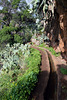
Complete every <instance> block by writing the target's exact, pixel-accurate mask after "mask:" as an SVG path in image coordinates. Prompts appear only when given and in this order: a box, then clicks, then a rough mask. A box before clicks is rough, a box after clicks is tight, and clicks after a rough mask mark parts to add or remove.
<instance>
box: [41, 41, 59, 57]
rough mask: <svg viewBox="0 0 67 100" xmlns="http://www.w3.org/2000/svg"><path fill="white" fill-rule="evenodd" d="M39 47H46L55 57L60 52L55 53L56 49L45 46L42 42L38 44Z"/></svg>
mask: <svg viewBox="0 0 67 100" xmlns="http://www.w3.org/2000/svg"><path fill="white" fill-rule="evenodd" d="M39 47H43V48H46V49H48V50H49V51H50V52H51V53H52V54H53V55H54V56H56V57H58V56H60V52H59V53H56V51H55V50H54V49H53V48H52V47H47V46H46V45H45V44H44V43H43V44H41V45H39Z"/></svg>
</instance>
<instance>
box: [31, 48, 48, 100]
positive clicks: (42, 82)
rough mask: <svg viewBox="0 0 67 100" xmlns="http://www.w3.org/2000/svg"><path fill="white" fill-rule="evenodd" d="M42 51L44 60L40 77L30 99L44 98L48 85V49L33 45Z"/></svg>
mask: <svg viewBox="0 0 67 100" xmlns="http://www.w3.org/2000/svg"><path fill="white" fill-rule="evenodd" d="M32 48H35V49H37V50H39V51H40V53H41V55H42V62H41V67H40V68H41V72H40V74H39V77H38V83H37V85H36V87H35V89H34V91H33V92H32V94H31V97H30V99H29V100H32V98H33V100H44V90H45V89H46V87H47V83H48V80H49V73H50V65H49V60H48V55H47V53H46V51H42V50H41V49H39V48H37V47H32Z"/></svg>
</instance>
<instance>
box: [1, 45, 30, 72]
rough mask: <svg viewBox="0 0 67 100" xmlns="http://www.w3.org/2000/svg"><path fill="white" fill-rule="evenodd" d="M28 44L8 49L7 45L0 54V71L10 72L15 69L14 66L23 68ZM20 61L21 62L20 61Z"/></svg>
mask: <svg viewBox="0 0 67 100" xmlns="http://www.w3.org/2000/svg"><path fill="white" fill-rule="evenodd" d="M29 48H30V46H29V44H25V45H23V44H20V43H17V44H14V45H13V46H11V47H10V45H9V44H7V45H6V47H5V49H4V50H2V51H1V52H0V61H1V63H2V64H3V66H2V67H3V69H2V70H6V71H8V70H12V69H16V68H17V67H16V66H19V67H21V66H24V65H23V62H25V59H26V58H27V57H28V56H29V54H30V51H29ZM21 59H22V60H21Z"/></svg>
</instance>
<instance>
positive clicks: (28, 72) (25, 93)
mask: <svg viewBox="0 0 67 100" xmlns="http://www.w3.org/2000/svg"><path fill="white" fill-rule="evenodd" d="M30 52H31V53H30V56H29V57H28V58H27V59H26V62H27V66H26V69H24V70H23V69H19V70H16V71H15V72H12V71H10V72H9V73H6V72H5V73H4V74H2V75H1V76H0V100H28V98H29V95H30V94H31V91H32V90H33V88H34V87H35V84H36V82H37V81H38V79H37V76H38V74H39V70H40V68H39V66H40V63H41V55H40V53H39V51H38V50H36V49H33V48H31V50H30ZM12 73H14V76H12V75H13V74H12ZM14 78H15V80H14Z"/></svg>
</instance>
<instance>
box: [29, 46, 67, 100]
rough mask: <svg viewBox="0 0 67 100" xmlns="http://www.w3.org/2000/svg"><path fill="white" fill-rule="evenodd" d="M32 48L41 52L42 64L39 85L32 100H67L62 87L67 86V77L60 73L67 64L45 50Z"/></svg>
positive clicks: (33, 93)
mask: <svg viewBox="0 0 67 100" xmlns="http://www.w3.org/2000/svg"><path fill="white" fill-rule="evenodd" d="M32 48H35V49H37V50H39V51H40V53H41V55H42V62H41V63H42V64H41V72H40V74H39V77H38V83H37V84H36V87H35V89H34V91H33V92H32V94H31V97H30V100H67V99H66V93H65V95H64V93H63V91H62V89H61V87H62V86H61V85H63V84H64V83H65V84H67V76H66V75H62V74H61V73H60V68H61V67H65V66H66V62H65V61H64V60H63V59H61V58H60V57H55V56H53V55H52V54H51V53H50V52H49V51H48V50H47V49H45V48H41V47H36V46H32ZM41 49H43V50H41ZM49 59H50V60H49ZM61 82H62V83H61ZM31 98H33V99H31ZM49 98H50V99H49Z"/></svg>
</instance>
